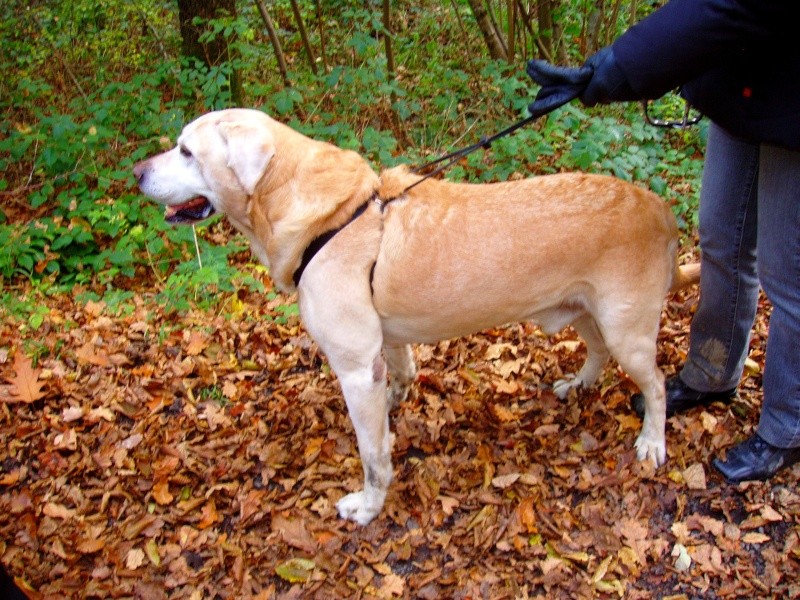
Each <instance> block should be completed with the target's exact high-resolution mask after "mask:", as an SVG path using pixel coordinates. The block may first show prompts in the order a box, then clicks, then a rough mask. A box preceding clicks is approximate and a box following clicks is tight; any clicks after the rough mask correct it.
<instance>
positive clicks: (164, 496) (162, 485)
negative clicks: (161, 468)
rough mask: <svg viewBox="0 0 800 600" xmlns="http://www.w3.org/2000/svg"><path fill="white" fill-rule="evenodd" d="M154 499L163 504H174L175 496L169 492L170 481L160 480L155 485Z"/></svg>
mask: <svg viewBox="0 0 800 600" xmlns="http://www.w3.org/2000/svg"><path fill="white" fill-rule="evenodd" d="M153 499H154V500H155V501H156V502H158V503H159V504H160V505H161V506H165V505H167V504H172V501H173V500H174V499H175V497H174V496H173V495H172V494H170V493H169V482H168V481H159V482H157V483H155V484H154V485H153Z"/></svg>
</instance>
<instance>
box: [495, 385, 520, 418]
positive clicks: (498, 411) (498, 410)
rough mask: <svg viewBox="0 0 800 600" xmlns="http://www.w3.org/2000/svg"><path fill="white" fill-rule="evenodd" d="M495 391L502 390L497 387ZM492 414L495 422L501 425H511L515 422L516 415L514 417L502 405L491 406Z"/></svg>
mask: <svg viewBox="0 0 800 600" xmlns="http://www.w3.org/2000/svg"><path fill="white" fill-rule="evenodd" d="M497 391H498V392H500V391H502V390H501V389H500V388H499V387H498V388H497ZM509 393H513V392H509ZM492 412H493V413H494V416H495V417H497V420H498V421H500V422H502V423H511V422H513V421H516V420H517V415H515V414H514V413H513V412H512V411H510V410H509V409H507V408H506V407H505V406H503V405H502V404H492Z"/></svg>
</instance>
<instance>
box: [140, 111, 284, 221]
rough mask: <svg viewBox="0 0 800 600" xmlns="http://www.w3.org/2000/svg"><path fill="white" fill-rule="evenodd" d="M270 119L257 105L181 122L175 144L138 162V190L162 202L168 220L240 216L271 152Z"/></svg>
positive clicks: (236, 218)
mask: <svg viewBox="0 0 800 600" xmlns="http://www.w3.org/2000/svg"><path fill="white" fill-rule="evenodd" d="M270 121H271V119H270V118H269V117H268V116H267V115H265V114H264V113H262V112H260V111H257V110H248V109H230V110H222V111H217V112H212V113H208V114H206V115H203V116H202V117H200V118H198V119H196V120H195V121H192V122H191V123H189V124H188V125H187V126H186V127H184V129H183V131H182V132H181V135H180V137H178V142H177V144H176V146H175V147H174V148H173V149H172V150H169V151H167V152H164V153H162V154H159V155H157V156H154V157H152V158H149V159H147V160H143V161H142V162H140V163H137V164H136V166H135V167H134V169H133V173H134V175H135V177H136V181H137V182H138V183H139V187H140V189H141V190H142V192H143V193H144V194H145V195H146V196H148V197H150V198H152V199H153V200H156V201H157V202H160V203H161V204H164V205H165V206H166V207H167V209H166V213H165V218H166V220H167V221H168V222H170V223H195V222H197V221H201V220H203V219H206V218H208V217H210V216H211V215H213V214H214V213H217V212H219V213H223V214H227V215H228V216H229V217H231V218H233V219H234V220H240V221H241V219H243V218H244V217H245V215H244V214H240V213H241V212H242V211H243V210H245V207H246V204H247V198H249V197H250V196H252V195H253V193H254V191H255V188H256V185H257V184H258V183H259V181H260V180H261V179H262V177H263V176H264V174H265V172H266V170H267V166H268V165H269V163H270V161H271V160H272V157H273V156H274V154H275V143H274V139H273V134H272V130H271V127H270V125H269V124H270Z"/></svg>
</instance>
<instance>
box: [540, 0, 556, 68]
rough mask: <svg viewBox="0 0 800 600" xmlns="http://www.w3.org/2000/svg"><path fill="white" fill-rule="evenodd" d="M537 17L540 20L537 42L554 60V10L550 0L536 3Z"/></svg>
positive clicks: (541, 0) (549, 57) (543, 51)
mask: <svg viewBox="0 0 800 600" xmlns="http://www.w3.org/2000/svg"><path fill="white" fill-rule="evenodd" d="M536 19H537V21H539V36H538V37H537V43H538V44H539V48H540V50H541V51H542V54H543V55H544V56H545V58H547V60H550V61H552V60H553V11H552V7H551V5H550V0H539V2H537V3H536Z"/></svg>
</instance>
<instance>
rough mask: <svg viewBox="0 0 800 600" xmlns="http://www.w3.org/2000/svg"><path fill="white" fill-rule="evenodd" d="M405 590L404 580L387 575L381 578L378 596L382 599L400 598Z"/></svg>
mask: <svg viewBox="0 0 800 600" xmlns="http://www.w3.org/2000/svg"><path fill="white" fill-rule="evenodd" d="M405 588H406V582H405V580H404V579H403V578H402V577H400V576H399V575H395V574H394V573H389V574H388V575H385V576H384V577H383V584H381V589H380V595H381V596H383V597H384V598H386V597H392V596H398V597H399V596H402V595H403V592H404V590H405Z"/></svg>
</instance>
